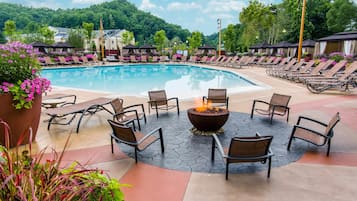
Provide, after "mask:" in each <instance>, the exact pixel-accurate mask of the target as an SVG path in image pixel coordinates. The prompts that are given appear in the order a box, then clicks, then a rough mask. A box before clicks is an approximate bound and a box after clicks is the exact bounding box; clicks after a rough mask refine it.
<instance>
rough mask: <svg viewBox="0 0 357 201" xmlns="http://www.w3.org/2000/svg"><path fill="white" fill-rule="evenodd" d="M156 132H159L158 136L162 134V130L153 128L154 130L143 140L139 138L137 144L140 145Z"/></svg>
mask: <svg viewBox="0 0 357 201" xmlns="http://www.w3.org/2000/svg"><path fill="white" fill-rule="evenodd" d="M156 132H159V134H161V133H162V128H161V127H158V128H155V129H154V130H152V131H150V132H149V133H147V134H146V135H145V136H144V137H143V138H141V139H140V141H138V144H140V143H142V142H143V141H144V140H146V139H147V138H148V137H150V136H152V135H154V134H155V133H156ZM160 137H161V136H160Z"/></svg>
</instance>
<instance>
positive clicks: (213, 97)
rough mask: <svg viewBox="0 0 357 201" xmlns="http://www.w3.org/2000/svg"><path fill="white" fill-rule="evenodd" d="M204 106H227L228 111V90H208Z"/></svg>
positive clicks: (204, 97)
mask: <svg viewBox="0 0 357 201" xmlns="http://www.w3.org/2000/svg"><path fill="white" fill-rule="evenodd" d="M202 101H203V104H215V106H226V109H227V110H228V101H229V97H227V89H208V96H203V97H202Z"/></svg>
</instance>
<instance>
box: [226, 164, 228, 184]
mask: <svg viewBox="0 0 357 201" xmlns="http://www.w3.org/2000/svg"><path fill="white" fill-rule="evenodd" d="M228 169H229V163H228V162H227V163H226V180H228Z"/></svg>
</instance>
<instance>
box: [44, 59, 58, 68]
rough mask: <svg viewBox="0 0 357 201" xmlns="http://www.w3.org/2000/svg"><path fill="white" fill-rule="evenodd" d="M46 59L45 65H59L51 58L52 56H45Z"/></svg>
mask: <svg viewBox="0 0 357 201" xmlns="http://www.w3.org/2000/svg"><path fill="white" fill-rule="evenodd" d="M44 60H45V65H46V66H51V65H57V64H56V63H55V62H53V61H52V60H51V58H50V57H44Z"/></svg>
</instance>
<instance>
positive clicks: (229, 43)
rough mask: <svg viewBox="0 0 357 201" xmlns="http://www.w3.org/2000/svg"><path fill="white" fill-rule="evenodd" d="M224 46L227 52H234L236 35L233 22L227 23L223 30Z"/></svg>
mask: <svg viewBox="0 0 357 201" xmlns="http://www.w3.org/2000/svg"><path fill="white" fill-rule="evenodd" d="M223 41H224V48H225V50H226V51H228V52H232V53H234V52H236V50H237V35H236V31H235V28H234V25H233V24H229V25H228V27H227V29H225V30H224V32H223Z"/></svg>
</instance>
